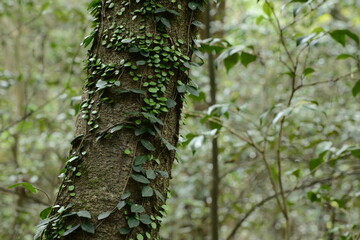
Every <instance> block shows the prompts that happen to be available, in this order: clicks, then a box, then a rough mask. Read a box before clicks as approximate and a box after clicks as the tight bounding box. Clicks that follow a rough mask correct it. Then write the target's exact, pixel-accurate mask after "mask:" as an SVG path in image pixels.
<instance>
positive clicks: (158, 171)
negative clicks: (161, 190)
mask: <svg viewBox="0 0 360 240" xmlns="http://www.w3.org/2000/svg"><path fill="white" fill-rule="evenodd" d="M156 172H157V173H158V174H159V175H160V176H161V177H164V178H168V177H169V174H168V173H167V172H165V171H160V170H157V171H156Z"/></svg>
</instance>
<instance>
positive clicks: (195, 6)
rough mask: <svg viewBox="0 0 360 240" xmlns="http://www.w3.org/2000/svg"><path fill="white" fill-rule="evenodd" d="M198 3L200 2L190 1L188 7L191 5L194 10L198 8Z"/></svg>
mask: <svg viewBox="0 0 360 240" xmlns="http://www.w3.org/2000/svg"><path fill="white" fill-rule="evenodd" d="M197 5H198V4H197V3H196V2H189V3H188V7H189V8H190V9H191V10H192V11H194V10H196V8H197Z"/></svg>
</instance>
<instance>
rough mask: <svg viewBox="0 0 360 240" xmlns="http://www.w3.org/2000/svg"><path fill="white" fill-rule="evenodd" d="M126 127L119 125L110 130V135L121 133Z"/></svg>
mask: <svg viewBox="0 0 360 240" xmlns="http://www.w3.org/2000/svg"><path fill="white" fill-rule="evenodd" d="M123 127H124V126H123V125H117V126H115V127H113V128H111V129H110V130H109V133H114V132H117V131H120V130H121V129H122V128H123Z"/></svg>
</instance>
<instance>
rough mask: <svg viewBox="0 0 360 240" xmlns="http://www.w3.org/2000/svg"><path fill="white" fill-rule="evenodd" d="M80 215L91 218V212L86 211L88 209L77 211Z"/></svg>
mask: <svg viewBox="0 0 360 240" xmlns="http://www.w3.org/2000/svg"><path fill="white" fill-rule="evenodd" d="M76 214H77V215H78V216H79V217H83V218H90V219H91V214H90V213H89V212H88V211H86V210H82V211H78V212H77V213H76Z"/></svg>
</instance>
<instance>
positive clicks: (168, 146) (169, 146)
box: [161, 138, 177, 151]
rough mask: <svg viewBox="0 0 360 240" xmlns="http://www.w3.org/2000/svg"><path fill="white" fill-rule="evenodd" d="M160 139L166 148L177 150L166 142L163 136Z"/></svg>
mask: <svg viewBox="0 0 360 240" xmlns="http://www.w3.org/2000/svg"><path fill="white" fill-rule="evenodd" d="M161 141H162V142H163V143H164V144H165V146H166V148H167V149H168V150H169V151H177V149H176V147H175V146H174V145H172V144H171V143H170V142H168V140H166V139H165V138H161Z"/></svg>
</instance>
